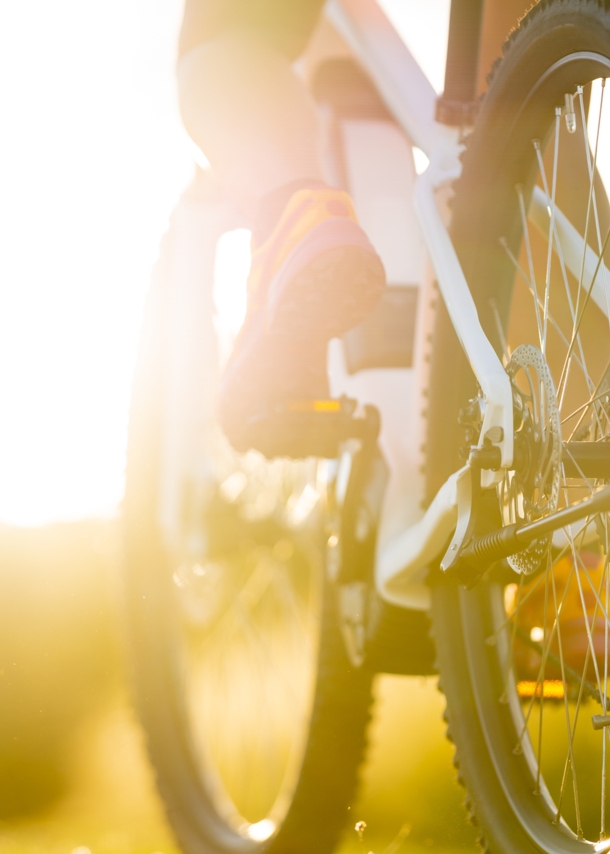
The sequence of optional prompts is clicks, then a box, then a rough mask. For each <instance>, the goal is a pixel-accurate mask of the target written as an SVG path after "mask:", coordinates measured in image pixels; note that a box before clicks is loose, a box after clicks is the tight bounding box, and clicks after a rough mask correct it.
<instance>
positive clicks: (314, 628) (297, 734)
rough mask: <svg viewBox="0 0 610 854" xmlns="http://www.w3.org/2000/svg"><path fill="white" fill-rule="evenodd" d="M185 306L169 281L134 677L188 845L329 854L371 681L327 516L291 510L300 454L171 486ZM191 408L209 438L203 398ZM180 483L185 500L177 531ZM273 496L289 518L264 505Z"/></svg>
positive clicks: (190, 473) (131, 491)
mask: <svg viewBox="0 0 610 854" xmlns="http://www.w3.org/2000/svg"><path fill="white" fill-rule="evenodd" d="M168 285H169V286H168ZM175 300H176V295H175V293H174V292H173V290H172V287H171V283H168V282H167V281H164V282H162V283H157V287H156V289H155V290H153V291H152V292H151V295H150V297H149V305H148V310H147V313H146V319H145V325H144V333H143V336H142V344H141V352H140V358H139V364H138V367H137V371H136V379H135V384H134V394H133V401H132V409H131V422H130V439H129V449H128V465H127V483H126V498H125V506H124V520H125V546H126V560H125V571H126V585H125V588H126V604H127V626H128V632H129V641H130V647H131V659H132V671H133V683H134V687H135V693H136V700H137V705H138V710H139V713H140V717H141V720H142V723H143V726H144V730H145V733H146V737H147V741H148V747H149V752H150V756H151V759H152V763H153V765H154V768H155V771H156V775H157V782H158V787H159V791H160V793H161V795H162V798H163V800H164V803H165V806H166V808H167V812H168V817H169V820H170V823H171V825H172V827H173V829H174V831H175V833H176V835H177V837H178V840H179V842H180V844H181V846H182V847H183V849H184V850H185V851H186V852H189V854H196V852H197V854H199V852H205V854H225V852H240V851H242V852H256V851H262V850H265V851H268V852H276V854H282V852H290V854H299V852H302V854H305V852H311V851H313V850H315V851H317V852H324V851H331V850H332V849H333V847H334V846H335V844H336V842H337V840H338V836H339V833H340V831H341V829H342V827H343V825H344V823H345V820H346V819H347V817H348V815H349V813H348V812H347V808H348V806H349V804H350V802H351V800H352V798H353V796H354V792H355V787H356V782H357V771H358V767H359V764H360V762H361V760H362V756H363V751H364V747H365V731H366V726H367V723H368V719H369V706H370V703H371V682H372V675H371V674H370V673H367V672H365V671H364V670H361V671H356V670H354V669H353V668H351V667H350V665H349V662H348V659H347V656H346V654H345V652H344V647H343V641H342V638H341V635H340V632H339V629H338V627H337V623H336V618H335V614H334V611H335V609H334V602H333V601H332V596H331V589H330V585H329V584H328V583H327V581H326V578H325V568H324V564H323V560H322V555H323V554H324V551H323V549H322V548H320V549H319V548H318V543H317V539H318V538H319V535H318V533H317V532H316V528H315V525H313V526H310V527H309V528H305V529H304V530H303V529H299V528H298V526H297V525H296V523H295V524H291V522H290V518H292V520H293V522H294V521H295V520H296V515H298V514H299V513H300V512H301V510H302V509H303V507H302V506H301V505H304V504H306V503H307V500H308V497H309V496H310V492H307V487H306V479H304V475H305V474H306V472H304V471H303V464H289V463H287V462H286V461H283V462H282V461H280V462H279V463H278V464H277V465H274V466H269V464H266V463H264V462H263V461H262V460H259V461H258V462H256V460H253V459H252V458H251V459H249V460H247V461H246V463H245V464H244V466H242V468H241V469H240V468H239V467H238V468H234V469H233V480H231V477H229V478H228V479H227V480H226V483H225V488H224V490H221V491H220V492H218V491H216V493H215V494H211V495H208V496H207V497H206V496H202V495H201V494H200V493H201V477H200V474H201V471H200V469H201V464H202V463H201V459H199V462H198V457H197V455H196V456H195V458H194V459H193V461H192V464H191V465H190V468H188V469H187V470H186V471H183V477H182V478H181V480H180V483H172V484H168V482H167V470H168V459H170V461H171V454H172V453H174V452H175V451H176V449H175V448H173V447H172V433H171V430H170V429H169V428H168V424H169V423H170V421H171V419H172V418H174V419H175V418H176V417H177V414H176V406H175V399H176V398H175V396H172V388H171V382H172V379H171V378H172V370H171V367H170V366H171V362H172V347H174V346H176V340H177V341H178V346H181V347H184V346H187V347H188V346H189V345H188V341H189V340H191V339H190V338H189V335H188V331H187V330H184V329H180V330H179V334H178V339H174V338H173V337H172V335H173V326H172V320H171V318H172V313H173V308H174V306H173V305H172V302H173V301H175ZM174 325H175V324H174ZM202 334H203V333H202V332H201V330H199V329H197V328H196V329H195V334H194V335H193V337H192V340H193V341H200V340H201V338H202ZM197 358H198V354H197V352H190V353H189V354H188V358H187V364H188V363H191V364H192V363H193V362H192V361H191V360H196V359H197ZM198 393H201V390H200V389H197V388H192V389H191V390H190V393H189V395H188V399H189V400H193V399H195V396H196V395H197V394H198ZM178 414H179V416H180V418H191V419H193V424H191V425H189V429H190V428H191V427H192V428H193V430H191V432H193V433H194V434H195V435H197V433H198V430H199V429H200V425H198V422H197V420H196V416H195V414H194V408H193V407H192V406H191V407H187V408H186V410H184V411H183V412H182V413H178ZM173 435H174V440H175V435H176V433H175V431H174V434H173ZM177 435H180V431H178V434H177ZM203 440H204V435H203V434H202V435H201V436H200V437H199V442H200V444H201V442H202V441H203ZM225 453H228V452H225ZM209 454H210V449H209V447H204V448H203V456H204V458H205V457H208V458H209ZM168 455H169V457H168ZM229 456H230V455H229ZM231 459H233V460H235V458H234V457H231ZM198 467H199V468H198ZM169 468H170V469H171V466H169ZM228 471H231V468H230V467H229V469H228ZM256 479H258V481H257V482H256V483H252V480H256ZM299 486H300V494H301V498H302V501H301V505H299V504H298V502H296V503H295V501H294V499H295V498H298V495H299V489H298V487H299ZM303 486H305V487H306V488H305V490H303V489H302V487H303ZM242 488H243V495H244V496H246V497H245V498H241V499H239V500H237V499H236V493H237V492H239V491H240V489H242ZM249 490H250V491H251V492H252V496H251V497H252V500H250V499H249V498H248V491H249ZM168 492H169V494H170V498H171V495H174V497H175V496H176V495H177V496H178V500H177V501H174V503H173V506H174V509H175V511H176V512H175V513H174V515H175V516H176V518H175V520H174V521H175V525H174V528H173V533H171V532H170V535H168V532H167V525H166V523H165V522H164V519H165V517H166V516H167V512H168V511H167V508H168ZM223 495H224V497H223ZM261 495H262V500H263V503H264V500H267V499H270V497H271V498H272V499H273V500H274V501H275V502H276V511H275V512H273V513H270V512H266V511H265V512H261V508H262V504H261ZM303 496H304V498H303ZM290 501H292V504H290ZM169 506H170V509H171V506H172V501H171V500H170V501H169ZM290 508H291V509H290ZM262 509H263V510H264V508H262ZM305 509H306V508H305ZM291 514H292V515H291ZM295 514H296V515H295ZM302 515H303V514H301V516H302ZM289 517H290V518H289Z"/></svg>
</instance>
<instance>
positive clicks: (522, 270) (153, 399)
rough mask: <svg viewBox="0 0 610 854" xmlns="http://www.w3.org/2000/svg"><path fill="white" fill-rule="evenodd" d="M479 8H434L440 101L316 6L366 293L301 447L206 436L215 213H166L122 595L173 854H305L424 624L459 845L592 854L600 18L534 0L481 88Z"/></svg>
mask: <svg viewBox="0 0 610 854" xmlns="http://www.w3.org/2000/svg"><path fill="white" fill-rule="evenodd" d="M467 7H468V9H469V12H468V14H469V15H472V17H470V18H467V19H465V18H463V17H462V16H463V15H464V14H467V12H466V11H465V10H466V9H467ZM482 12H483V5H482V3H481V4H476V3H475V4H470V5H469V4H462V3H460V2H457V0H454V3H453V7H452V19H451V25H450V39H449V48H448V57H447V69H448V70H447V76H446V87H445V92H444V94H443V96H442V97H441V98H440V99H437V97H436V95H435V93H434V91H433V90H432V88H431V86H430V84H429V83H428V81H427V79H426V78H425V76H424V74H423V72H422V71H421V69H420V68H419V67H418V65H417V63H416V62H415V60H414V59H413V57H412V56H411V54H410V53H409V51H408V50H407V48H406V46H405V45H404V44H403V43H402V41H401V40H400V39H399V37H398V36H397V34H396V33H395V31H394V30H393V29H392V27H391V26H390V24H389V22H388V21H387V19H386V18H385V16H384V15H383V13H382V12H381V11H380V9H379V8H378V7H377V6H376V5H375V3H374V2H373V0H333V1H332V2H330V3H329V4H328V7H327V16H328V19H329V21H330V22H331V24H332V26H333V27H334V28H335V30H336V31H337V32H338V33H340V35H341V38H342V39H343V42H344V43H345V44H346V45H347V46H348V47H349V49H350V50H351V53H352V57H353V59H354V60H355V62H356V64H354V62H353V61H352V62H349V61H347V60H345V59H343V60H340V61H339V60H335V61H334V65H332V64H331V65H328V63H327V64H326V65H325V66H322V67H321V68H320V69H319V73H318V74H317V76H315V77H314V78H313V80H312V90H313V91H314V94H315V95H316V97H317V98H318V101H319V103H320V109H321V114H322V116H323V119H324V125H325V128H326V132H327V139H326V152H327V160H328V171H329V177H330V179H332V181H333V183H335V184H341V183H343V184H344V185H347V186H349V187H350V190H351V192H352V195H353V196H354V199H355V203H356V207H357V210H358V213H359V216H360V218H361V220H362V222H363V225H364V227H365V229H366V230H367V232H368V233H369V234H370V236H371V238H372V239H373V242H374V243H375V244H376V246H377V248H378V251H380V254H381V256H382V259H383V260H384V263H385V265H386V269H387V271H388V282H389V287H388V289H387V294H386V296H385V297H384V299H383V300H382V303H381V304H380V306H379V307H378V309H376V311H375V313H374V315H373V316H372V317H371V318H370V320H368V321H366V322H365V323H364V324H362V325H361V326H360V327H358V328H357V329H356V330H352V332H350V333H348V335H346V336H345V338H344V339H343V341H334V342H331V347H330V351H329V369H330V378H331V390H332V399H331V400H329V401H317V402H316V401H313V402H311V406H310V407H309V409H308V410H307V411H299V412H296V413H285V421H284V423H285V424H287V425H289V429H288V428H287V435H288V433H290V430H292V431H293V434H294V435H296V436H297V437H298V436H301V437H302V436H303V435H304V432H303V431H305V433H307V431H309V432H312V431H313V433H314V434H315V435H316V436H317V437H318V438H319V439H320V443H321V444H320V447H322V448H323V452H322V453H321V454H320V457H321V459H319V460H316V459H308V460H304V461H297V460H289V459H280V460H275V461H271V462H268V461H265V460H264V459H262V458H261V457H260V455H259V456H257V455H253V454H250V455H246V457H243V458H236V457H235V456H234V455H232V454H231V453H230V452H229V451H228V449H227V448H226V446H225V445H223V443H222V440H221V439H220V437H218V435H217V433H216V432H215V428H214V423H213V422H214V418H213V409H214V407H213V394H214V392H213V382H212V381H211V377H212V376H213V374H214V370H213V367H212V366H213V365H214V364H215V359H216V348H215V345H214V341H215V338H214V335H213V330H212V315H213V308H212V305H211V288H210V287H202V281H203V279H202V275H201V274H202V272H206V271H207V278H206V281H211V278H212V268H213V264H214V257H215V251H216V245H217V240H218V238H219V236H220V235H221V234H223V233H224V232H226V231H228V230H230V229H231V228H235V227H236V226H237V225H239V222H238V220H237V219H236V218H235V214H234V212H233V211H231V209H230V206H229V205H228V203H227V202H226V201H225V200H223V198H222V196H221V195H219V193H218V190H217V189H216V188H215V187H214V185H213V179H211V177H210V176H207V177H206V176H203V175H200V177H199V186H198V187H195V188H194V189H193V190H192V191H191V192H190V193H189V194H187V196H186V197H185V199H184V200H183V202H182V203H181V205H180V206H179V207H178V209H177V211H176V213H175V215H174V220H173V223H172V227H171V229H170V232H169V235H168V237H167V238H166V246H165V248H164V250H163V252H162V261H163V264H164V265H165V267H163V266H162V267H160V268H159V270H158V282H157V283H156V285H155V286H154V287H153V289H152V291H151V296H150V300H149V306H148V316H147V319H146V320H145V325H144V335H143V343H142V346H141V356H140V362H139V367H138V371H137V374H136V383H135V388H134V402H133V406H132V417H131V429H130V442H129V453H128V468H127V488H126V499H125V519H126V569H127V573H126V579H127V584H126V587H127V594H128V595H127V603H128V617H129V626H130V634H131V638H132V648H133V661H134V665H135V666H134V683H135V686H136V694H137V699H138V705H139V708H140V713H141V717H142V721H143V723H144V728H145V730H146V733H147V736H148V741H149V748H150V753H151V757H152V761H153V764H154V765H155V768H156V771H157V775H158V783H159V788H160V791H161V793H162V796H163V798H164V800H165V803H166V805H167V807H168V812H169V816H170V820H171V822H172V825H173V827H174V829H175V831H176V833H177V835H178V838H179V840H180V842H181V844H182V845H183V847H184V849H185V850H186V851H188V852H199V851H201V852H219V853H220V852H228V851H257V850H261V851H262V850H264V851H270V852H277V854H281V852H301V851H302V852H305V851H311V850H315V851H325V850H328V851H329V850H331V849H332V847H333V845H334V844H335V842H336V840H337V838H338V833H339V829H340V826H341V824H342V823H343V819H344V817H345V815H346V809H345V808H346V806H347V805H348V804H349V802H350V800H351V798H352V797H353V793H354V791H355V784H356V776H357V768H358V765H359V763H360V761H361V759H362V755H363V750H364V745H365V731H366V724H367V720H368V714H369V708H370V702H371V680H372V674H373V673H374V672H375V671H383V670H387V671H390V672H403V673H417V672H421V673H430V672H433V670H434V669H435V664H434V662H433V660H432V655H431V648H430V644H429V642H428V641H427V631H428V620H429V619H430V620H431V623H432V634H433V638H434V642H435V647H436V667H438V670H439V672H440V682H441V686H442V689H443V691H444V692H445V694H446V698H447V718H448V724H449V736H450V738H451V740H452V741H453V742H454V744H455V748H456V762H457V765H458V769H459V774H458V776H459V780H460V782H461V783H462V784H463V785H464V786H465V788H466V790H467V805H468V809H469V812H470V814H471V817H472V818H473V820H474V821H476V823H477V824H478V825H479V827H480V829H481V842H482V844H483V846H484V847H485V849H486V850H490V851H495V852H511V853H512V852H515V854H516V852H524V851H532V852H534V851H543V852H551V851H552V852H579V851H590V850H591V849H594V850H595V851H596V852H603V851H606V850H610V841H607V834H608V831H607V815H608V793H607V785H606V783H607V757H606V754H607V738H608V732H609V731H610V713H609V712H608V659H609V655H608V651H609V634H610V632H609V619H608V615H609V603H610V570H609V568H608V563H609V557H608V555H609V548H608V546H609V531H608V526H609V517H608V513H609V512H610V497H609V494H610V487H608V485H607V483H608V482H609V481H610V442H609V441H608V440H609V437H610V325H609V320H610V295H609V293H608V287H609V286H610V278H609V273H608V269H607V267H606V262H605V260H604V259H605V254H606V250H607V244H608V241H609V239H610V205H609V203H608V198H607V193H606V190H605V188H604V184H603V181H602V177H601V170H602V168H603V159H604V155H603V151H604V142H603V133H604V131H603V117H604V115H605V110H606V111H607V108H605V100H606V99H605V79H606V77H607V76H608V69H609V68H610V10H609V9H607V8H606V6H605V4H604V3H602V2H598V1H597V0H540V2H539V3H538V4H537V5H535V6H534V7H533V8H532V9H531V10H530V12H529V13H528V14H527V15H526V16H525V17H524V18H523V20H522V21H521V22H520V24H519V26H518V28H516V29H515V30H514V31H513V32H512V33H511V35H510V37H509V39H508V41H507V42H506V44H505V47H504V55H503V57H502V59H501V61H499V62H498V63H496V65H495V66H494V68H493V69H492V73H491V75H490V78H489V84H488V90H487V93H486V94H485V96H484V97H483V98H482V99H479V100H477V99H476V98H475V91H476V85H475V84H476V57H477V50H476V47H477V40H478V37H479V36H478V34H479V33H480V24H481V15H482ZM465 22H466V23H468V25H469V26H468V27H467V28H465V27H464V24H465ZM464 32H466V33H469V34H470V35H469V38H470V39H471V48H472V49H471V50H469V51H468V50H467V51H464V49H463V43H461V42H460V40H459V38H458V36H457V35H456V34H459V33H462V34H463V33H464ZM337 81H339V83H340V85H339V84H338V83H337ZM375 155H377V156H375ZM415 157H417V162H418V163H419V168H418V169H416V168H415V165H416V160H415ZM424 166H425V168H423V167H424ZM418 173H419V174H418ZM202 234H205V235H206V239H205V240H203V241H202ZM304 425H305V426H304ZM294 456H298V455H294Z"/></svg>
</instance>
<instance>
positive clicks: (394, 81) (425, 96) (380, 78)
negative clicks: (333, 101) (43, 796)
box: [326, 0, 513, 607]
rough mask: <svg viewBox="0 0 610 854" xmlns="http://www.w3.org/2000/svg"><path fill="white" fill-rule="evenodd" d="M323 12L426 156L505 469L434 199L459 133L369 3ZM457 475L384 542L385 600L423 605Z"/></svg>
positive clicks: (428, 183)
mask: <svg viewBox="0 0 610 854" xmlns="http://www.w3.org/2000/svg"><path fill="white" fill-rule="evenodd" d="M326 13H327V16H328V17H329V19H330V20H331V22H332V24H333V26H334V27H335V28H336V29H337V30H338V31H339V33H340V34H341V36H342V37H343V39H344V40H345V41H346V42H347V44H348V45H349V47H350V49H351V51H352V52H353V53H354V55H355V56H356V57H357V58H358V60H359V61H360V63H361V64H362V65H363V66H364V67H365V68H366V70H367V71H368V73H369V75H370V76H371V78H372V79H373V80H374V82H375V84H376V86H377V88H378V90H379V92H380V94H381V96H382V97H383V99H384V101H385V102H386V104H387V106H388V107H389V109H390V110H391V112H392V113H393V115H394V117H395V119H396V121H397V122H398V124H399V125H400V126H401V127H402V128H403V130H404V131H405V132H406V134H407V136H408V137H409V139H410V140H411V141H412V143H413V145H415V146H416V147H417V148H419V149H421V150H422V151H423V152H424V154H425V155H426V157H427V158H428V160H429V165H428V167H427V169H426V170H425V171H424V172H423V173H422V174H421V175H419V176H418V177H417V179H416V181H415V184H414V190H413V204H414V208H415V212H416V215H417V219H418V222H419V227H420V231H421V236H422V238H423V240H424V242H425V245H426V248H427V252H428V257H429V258H430V260H431V262H432V266H433V268H434V273H435V275H436V279H437V281H438V285H439V288H440V291H441V294H442V297H443V299H444V302H445V305H446V306H447V309H448V312H449V315H450V317H451V321H452V323H453V326H454V328H455V331H456V333H457V335H458V338H459V340H460V342H461V344H462V347H463V348H464V351H465V353H466V356H467V358H468V360H469V363H470V365H471V366H472V369H473V372H474V374H475V376H476V378H477V381H478V383H479V385H480V387H481V390H482V394H483V396H484V399H485V415H484V421H483V426H482V430H481V435H480V437H479V446H482V445H483V443H484V442H485V441H486V440H487V441H489V440H490V439H492V440H493V441H492V443H493V444H495V445H497V446H498V447H499V449H500V451H501V459H502V466H503V467H508V466H510V465H511V463H512V456H513V426H512V424H513V411H512V410H513V402H512V390H511V385H510V381H509V379H508V376H507V374H506V372H505V370H504V368H503V366H502V363H501V361H500V359H499V358H498V356H497V354H496V352H495V350H494V349H493V347H492V345H491V344H490V342H489V340H488V339H487V336H486V335H485V333H484V331H483V329H482V327H481V324H480V322H479V318H478V315H477V310H476V307H475V304H474V301H473V299H472V296H471V293H470V290H469V288H468V283H467V282H466V279H465V277H464V274H463V272H462V269H461V267H460V263H459V261H458V258H457V255H456V252H455V250H454V247H453V245H452V242H451V238H450V237H449V234H448V231H447V228H446V226H445V223H444V221H443V217H442V214H441V212H440V209H439V205H438V202H437V198H436V193H437V191H438V190H439V189H441V188H443V187H445V186H447V185H448V184H450V183H452V182H453V181H454V180H455V179H456V178H458V177H459V174H460V169H461V165H460V160H459V155H460V152H461V150H462V147H461V145H460V140H459V131H458V129H457V128H449V127H446V126H444V125H441V124H439V123H438V122H436V121H435V120H434V111H435V104H436V100H437V96H436V92H435V91H434V89H433V88H432V86H431V84H430V82H429V81H428V79H427V77H426V76H425V74H424V73H423V71H422V70H421V68H420V67H419V65H418V64H417V62H416V60H415V59H414V57H413V56H412V54H411V53H410V52H409V50H408V48H407V46H406V45H405V44H404V42H403V41H402V39H400V37H399V36H398V34H397V33H396V31H395V30H394V28H393V27H392V25H391V24H390V22H389V21H388V19H387V18H386V16H385V15H384V13H383V12H382V10H381V9H380V8H379V6H378V5H377V3H376V2H375V0H331V2H330V3H329V4H328V5H327V8H326ZM420 346H421V345H420ZM416 364H417V357H416ZM422 382H425V380H423V379H422ZM420 384H421V383H420ZM498 428H499V429H498ZM460 477H461V473H457V474H456V475H453V476H452V477H451V478H449V480H448V481H447V483H446V484H445V485H444V487H443V488H442V489H441V490H440V492H439V494H438V495H437V497H436V498H435V499H434V500H433V502H432V503H431V505H430V507H429V508H428V510H427V512H426V514H425V515H424V516H423V518H422V519H420V520H418V521H415V520H413V524H412V526H410V527H409V528H407V530H406V531H404V532H403V533H401V534H400V535H399V536H398V537H396V538H394V539H393V540H392V541H390V542H387V543H385V544H384V543H382V545H381V548H380V550H379V554H378V559H377V566H376V583H377V586H378V591H379V594H380V595H381V596H382V597H384V598H385V599H388V600H390V601H392V602H393V603H395V604H402V605H409V606H411V607H414V606H418V605H419V607H421V606H422V604H424V603H425V601H426V598H427V597H426V596H425V594H424V593H423V591H422V586H421V583H419V584H418V583H417V581H416V579H418V577H419V576H420V573H421V570H422V569H423V568H424V567H425V566H427V564H428V563H429V561H430V560H431V559H432V558H433V557H434V556H435V555H436V554H437V553H438V552H439V551H440V549H442V547H443V545H444V544H445V542H446V541H447V538H448V536H449V535H450V534H451V532H452V530H453V529H454V528H455V525H456V521H457V505H458V488H457V487H458V484H459V481H460ZM483 477H484V479H483V485H484V486H492V485H493V483H495V482H496V481H497V479H498V474H494V473H493V472H484V476H483ZM414 585H415V586H414Z"/></svg>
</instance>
